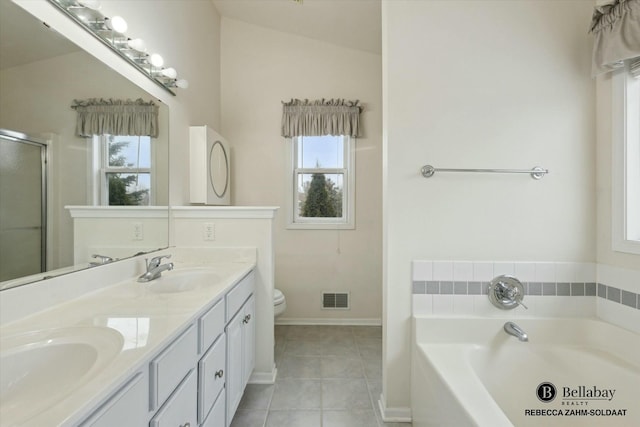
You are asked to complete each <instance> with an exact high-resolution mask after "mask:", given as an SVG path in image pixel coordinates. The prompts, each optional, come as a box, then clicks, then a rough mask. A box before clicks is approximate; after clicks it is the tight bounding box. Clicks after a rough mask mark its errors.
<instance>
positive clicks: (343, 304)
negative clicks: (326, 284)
mask: <svg viewBox="0 0 640 427" xmlns="http://www.w3.org/2000/svg"><path fill="white" fill-rule="evenodd" d="M322 308H328V309H343V310H348V309H349V292H323V293H322Z"/></svg>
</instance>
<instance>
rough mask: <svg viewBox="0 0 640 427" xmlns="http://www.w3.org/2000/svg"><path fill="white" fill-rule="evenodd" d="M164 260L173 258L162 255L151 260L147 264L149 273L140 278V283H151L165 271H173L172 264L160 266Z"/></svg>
mask: <svg viewBox="0 0 640 427" xmlns="http://www.w3.org/2000/svg"><path fill="white" fill-rule="evenodd" d="M163 258H171V255H161V256H157V257H153V258H151V260H150V261H149V262H147V271H146V272H145V273H144V274H142V275H141V276H140V277H138V282H150V281H152V280H154V279H157V278H158V277H160V275H161V274H162V272H163V271H166V270H173V263H172V262H168V263H166V264H160V263H161V262H162V259H163ZM145 261H146V260H145Z"/></svg>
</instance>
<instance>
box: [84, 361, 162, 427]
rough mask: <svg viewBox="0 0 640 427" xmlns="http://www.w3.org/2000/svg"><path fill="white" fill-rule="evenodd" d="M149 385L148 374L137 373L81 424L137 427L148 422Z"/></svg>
mask: <svg viewBox="0 0 640 427" xmlns="http://www.w3.org/2000/svg"><path fill="white" fill-rule="evenodd" d="M148 385H149V382H148V381H147V377H146V375H143V374H142V373H139V374H136V375H135V376H134V377H133V379H131V380H130V381H129V382H127V383H126V384H125V385H124V387H122V388H121V389H120V390H119V391H118V392H116V393H115V394H114V395H113V396H112V397H111V398H109V400H108V401H107V403H105V404H104V405H103V406H102V407H101V408H100V409H98V410H97V411H96V412H95V413H94V414H93V415H92V416H91V417H90V418H89V419H88V420H86V421H84V422H83V423H82V424H81V426H82V427H113V426H122V427H125V426H131V427H134V426H135V427H137V426H141V425H144V424H146V418H147V405H146V401H147V398H148V394H147V393H148V390H149V387H148Z"/></svg>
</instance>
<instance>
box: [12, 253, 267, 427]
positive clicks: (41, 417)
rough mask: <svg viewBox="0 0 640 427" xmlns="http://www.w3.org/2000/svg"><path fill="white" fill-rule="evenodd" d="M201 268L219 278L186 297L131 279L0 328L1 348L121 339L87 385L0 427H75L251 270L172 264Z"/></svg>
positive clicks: (238, 265)
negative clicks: (77, 335)
mask: <svg viewBox="0 0 640 427" xmlns="http://www.w3.org/2000/svg"><path fill="white" fill-rule="evenodd" d="M203 266H206V267H210V268H212V269H215V271H216V274H217V275H219V277H220V279H219V280H218V281H216V282H214V283H211V284H210V285H208V286H202V287H198V288H196V289H193V290H189V291H185V292H173V293H157V292H153V291H151V290H150V286H152V285H153V284H154V282H153V281H152V282H149V283H138V282H136V280H135V278H132V279H130V280H126V281H123V282H120V283H117V284H114V285H112V286H108V287H105V288H103V289H100V290H98V291H95V292H93V293H90V294H87V295H84V296H82V297H79V298H75V299H72V300H70V301H67V302H64V303H62V304H58V305H55V306H52V307H50V308H49V309H47V310H45V311H42V312H39V313H36V314H33V315H31V316H28V317H25V318H23V319H20V320H17V321H15V322H11V323H10V324H7V325H5V326H2V327H0V337H1V338H2V342H3V344H4V343H7V342H9V340H10V339H12V337H15V336H16V335H21V334H25V333H31V332H33V331H42V330H52V329H60V328H78V327H80V328H86V327H96V326H98V327H103V328H104V327H106V328H110V329H112V330H116V331H118V332H119V333H120V334H121V335H122V338H123V344H122V347H121V349H120V350H119V352H118V353H117V354H116V355H115V357H113V359H112V360H111V361H110V362H108V363H107V364H106V365H105V366H104V367H102V368H101V369H100V370H98V371H97V372H95V373H92V374H91V375H92V376H91V377H90V379H89V380H88V381H87V382H86V383H84V384H83V385H81V386H80V387H78V388H76V389H75V390H73V391H71V392H70V393H69V394H67V395H65V396H58V397H57V399H56V400H57V401H56V402H55V403H54V404H53V406H50V407H49V408H47V409H43V410H42V411H41V412H40V413H39V414H37V415H35V416H34V417H32V418H30V419H28V420H24V421H19V420H12V419H7V418H4V416H0V423H1V425H2V426H5V425H14V424H16V421H17V423H19V424H20V425H22V426H38V427H40V426H43V425H47V426H50V425H65V426H67V425H69V426H70V425H77V424H78V423H79V422H80V421H82V420H83V419H84V418H85V417H86V416H88V415H89V414H90V413H91V412H92V411H93V410H94V409H95V407H96V405H98V404H99V403H101V401H102V400H103V399H105V398H106V397H107V396H108V395H109V394H111V393H113V392H114V391H116V390H117V389H118V387H119V386H120V385H121V384H122V382H123V381H124V380H126V379H127V378H128V377H129V376H131V375H132V374H133V373H135V372H137V371H138V370H139V369H140V368H141V367H142V365H143V364H144V363H147V362H148V361H150V359H151V358H152V357H153V356H155V355H156V354H157V353H158V352H159V351H160V350H161V349H162V348H163V347H164V346H166V345H167V344H168V343H170V342H171V341H172V340H174V339H175V338H176V337H177V336H178V335H179V334H180V333H181V332H182V331H183V330H185V329H186V327H187V326H188V325H189V324H191V322H192V321H194V320H195V319H196V318H197V317H199V316H200V315H202V314H203V313H204V311H205V309H206V308H208V307H209V306H211V303H212V302H214V301H215V300H218V299H220V298H222V297H223V296H224V294H225V293H226V292H227V291H228V290H229V289H230V288H231V287H232V286H233V285H235V284H236V283H237V282H238V281H239V280H240V279H241V278H243V277H244V276H245V275H246V274H247V273H248V272H249V271H251V270H252V269H253V268H254V267H255V263H253V262H218V263H212V264H207V265H193V264H182V263H176V270H174V271H178V270H183V269H185V268H190V267H203ZM171 273H172V272H171V271H169V272H165V273H163V276H166V277H170V275H171ZM3 347H4V346H3ZM0 350H2V351H5V350H7V349H6V348H0ZM0 368H1V366H0ZM34 387H37V384H36V385H34ZM5 399H6V397H5V396H3V400H5ZM141 404H143V403H142V402H141ZM0 414H1V412H0ZM18 418H20V417H18Z"/></svg>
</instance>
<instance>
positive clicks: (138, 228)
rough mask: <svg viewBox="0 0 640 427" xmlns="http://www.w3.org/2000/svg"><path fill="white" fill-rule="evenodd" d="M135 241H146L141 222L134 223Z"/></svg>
mask: <svg viewBox="0 0 640 427" xmlns="http://www.w3.org/2000/svg"><path fill="white" fill-rule="evenodd" d="M132 238H133V240H144V227H143V225H142V223H141V222H134V223H133V236H132Z"/></svg>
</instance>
